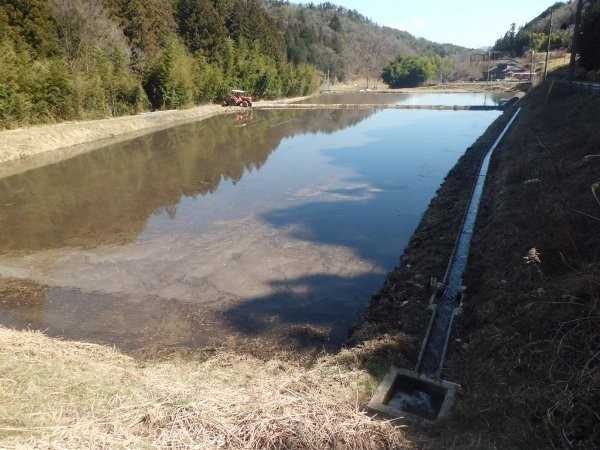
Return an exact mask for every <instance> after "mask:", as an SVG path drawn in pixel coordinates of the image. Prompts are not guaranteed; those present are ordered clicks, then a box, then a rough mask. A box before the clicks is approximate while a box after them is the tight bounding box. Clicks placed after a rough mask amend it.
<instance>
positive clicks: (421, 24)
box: [413, 19, 425, 28]
mask: <svg viewBox="0 0 600 450" xmlns="http://www.w3.org/2000/svg"><path fill="white" fill-rule="evenodd" d="M424 26H425V21H424V20H421V19H415V20H413V27H415V28H423V27H424Z"/></svg>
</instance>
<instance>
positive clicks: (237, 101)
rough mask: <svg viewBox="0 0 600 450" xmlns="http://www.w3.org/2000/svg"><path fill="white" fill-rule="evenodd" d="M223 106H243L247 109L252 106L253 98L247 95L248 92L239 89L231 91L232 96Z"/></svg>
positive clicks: (224, 101)
mask: <svg viewBox="0 0 600 450" xmlns="http://www.w3.org/2000/svg"><path fill="white" fill-rule="evenodd" d="M222 105H223V106H243V107H244V108H247V107H248V106H252V97H250V96H249V95H246V92H244V91H240V90H238V89H233V90H232V91H231V95H230V96H229V97H228V98H226V99H225V100H223V103H222Z"/></svg>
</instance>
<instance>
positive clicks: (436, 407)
mask: <svg viewBox="0 0 600 450" xmlns="http://www.w3.org/2000/svg"><path fill="white" fill-rule="evenodd" d="M459 389H460V386H459V385H458V384H455V383H451V382H449V381H444V380H432V379H431V378H429V377H427V376H425V375H420V374H418V373H416V372H413V371H411V370H406V369H399V368H397V367H393V366H392V367H391V369H390V371H389V372H388V373H387V375H386V376H385V377H384V379H383V381H382V382H381V384H380V385H379V387H378V388H377V391H376V392H375V395H373V397H372V398H371V401H370V402H369V405H368V407H369V409H371V410H373V411H377V412H381V413H384V414H386V415H388V416H392V417H406V416H407V415H410V416H416V417H419V418H420V419H422V420H423V421H424V422H425V423H434V422H436V421H438V420H440V419H443V418H444V417H446V416H447V415H448V413H449V412H450V408H452V405H453V404H454V402H455V401H456V393H457V391H458V390H459Z"/></svg>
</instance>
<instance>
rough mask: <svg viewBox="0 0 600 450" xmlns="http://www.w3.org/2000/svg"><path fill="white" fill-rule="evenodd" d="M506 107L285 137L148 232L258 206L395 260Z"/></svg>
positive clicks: (398, 115) (309, 233)
mask: <svg viewBox="0 0 600 450" xmlns="http://www.w3.org/2000/svg"><path fill="white" fill-rule="evenodd" d="M256 114H260V112H257V113H256ZM497 115H498V113H496V112H480V111H429V110H419V111H396V110H384V111H379V112H377V113H376V114H374V115H372V116H371V117H369V118H368V119H366V120H364V121H362V122H360V123H359V124H357V125H356V126H353V127H350V128H346V129H344V130H342V131H338V132H335V133H332V134H325V133H316V134H298V135H296V136H293V137H288V138H285V139H284V140H282V142H281V143H280V145H279V147H278V148H277V149H276V150H275V151H274V152H273V153H272V154H271V155H270V157H269V159H268V161H267V163H266V164H265V165H264V166H263V167H262V168H260V169H259V170H256V169H254V170H251V171H248V172H246V173H245V174H244V176H243V177H242V179H241V180H240V181H239V182H237V183H235V184H234V183H233V182H231V181H226V182H222V183H221V184H220V185H219V187H218V189H217V190H216V192H214V193H213V194H209V195H205V196H198V197H195V198H191V197H183V198H182V200H181V201H180V203H179V204H178V205H177V206H176V213H175V215H173V212H172V211H171V213H170V214H168V213H167V212H166V211H163V212H161V213H158V214H155V215H154V216H153V217H151V219H150V220H149V221H148V223H147V226H146V229H145V231H144V233H143V235H142V236H141V239H146V238H150V237H151V236H155V235H162V234H171V233H184V234H198V233H202V232H203V230H208V229H211V228H212V227H214V226H217V227H218V224H219V222H221V221H224V220H232V219H233V220H235V219H241V218H244V217H247V216H249V215H253V216H257V217H260V218H261V219H262V220H264V221H266V222H267V223H270V224H272V225H275V226H277V227H286V229H287V228H289V229H290V230H293V231H291V233H292V234H293V235H294V236H295V237H297V238H299V239H304V240H311V241H317V242H322V243H329V244H331V243H333V244H337V245H342V246H348V247H349V248H352V249H354V250H355V251H357V253H358V254H360V255H361V256H363V257H367V258H369V259H370V260H372V261H374V262H376V263H381V264H383V265H384V266H386V267H390V266H392V265H393V264H394V261H395V260H396V259H397V257H398V255H399V254H400V253H401V251H402V248H403V247H404V246H405V245H406V243H407V242H408V239H409V237H410V234H411V233H412V231H413V230H414V227H415V226H416V225H417V223H418V220H419V218H420V216H421V215H422V213H423V212H424V210H425V208H426V206H427V205H428V203H429V200H430V199H431V197H432V196H433V195H434V193H435V190H436V189H437V188H438V186H439V185H440V184H441V182H442V180H443V178H444V177H445V175H446V174H447V172H448V171H449V170H450V168H451V167H452V166H453V165H454V164H455V163H456V161H457V160H458V158H459V157H460V155H461V154H462V153H463V152H464V150H465V149H466V148H467V147H468V146H469V145H470V144H472V143H473V142H474V141H475V140H476V138H477V137H478V136H479V135H481V133H482V132H483V131H484V130H485V128H486V127H487V126H488V125H489V123H490V122H491V121H492V120H493V119H494V118H495V117H497Z"/></svg>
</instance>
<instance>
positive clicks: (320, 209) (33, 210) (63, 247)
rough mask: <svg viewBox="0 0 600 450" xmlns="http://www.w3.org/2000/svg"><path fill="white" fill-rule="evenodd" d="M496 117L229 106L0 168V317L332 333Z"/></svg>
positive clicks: (107, 331) (34, 322)
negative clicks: (16, 169) (63, 155)
mask: <svg viewBox="0 0 600 450" xmlns="http://www.w3.org/2000/svg"><path fill="white" fill-rule="evenodd" d="M497 115H498V113H496V112H474V111H450V112H447V111H391V110H387V111H379V112H372V111H360V110H351V111H339V110H334V111H331V110H310V111H299V110H298V111H255V112H254V113H252V112H251V111H247V110H244V111H241V112H240V114H236V115H233V116H220V117H213V118H211V119H208V120H206V121H203V122H199V123H195V124H189V125H185V126H181V127H177V128H172V129H169V130H164V131H161V132H158V133H154V134H151V135H148V136H145V137H142V138H138V139H135V140H132V141H129V142H127V143H123V144H119V145H115V146H110V147H106V148H104V149H100V150H97V151H94V152H91V153H87V154H83V155H80V156H79V157H76V158H73V159H71V160H67V161H64V162H61V163H59V164H55V165H52V166H47V167H44V168H40V169H35V170H32V171H29V172H26V173H22V174H19V175H15V176H12V177H9V178H4V179H1V180H0V212H1V214H0V277H1V278H0V295H1V297H0V300H1V301H0V323H2V324H5V325H8V326H13V327H16V328H34V329H43V330H46V332H47V333H48V334H50V335H55V336H63V337H67V338H73V339H81V340H90V341H94V342H101V343H108V344H114V345H116V346H118V347H121V348H123V349H125V350H137V349H140V348H145V347H164V346H188V347H197V346H202V345H211V344H215V343H220V342H221V341H222V340H223V339H226V338H227V337H229V336H238V337H242V338H244V339H246V338H253V337H269V338H274V339H276V340H278V341H280V342H283V343H288V344H297V345H306V344H309V345H316V346H336V345H339V344H340V343H341V342H342V341H343V340H344V338H345V336H346V333H347V330H348V328H349V327H350V326H351V325H352V323H353V322H354V321H356V320H357V318H358V317H359V316H360V314H361V313H362V311H363V310H364V308H365V306H366V304H367V302H368V300H369V298H370V295H371V294H373V293H375V292H376V291H377V289H378V288H379V286H380V285H381V283H382V282H383V279H384V277H385V274H386V273H387V272H388V271H389V270H390V269H392V268H393V267H394V265H395V264H396V262H397V258H398V257H399V256H400V254H401V253H402V249H403V248H404V246H405V245H406V243H407V242H408V239H409V238H410V236H411V234H412V232H413V230H414V228H415V227H416V225H417V223H418V221H419V219H420V216H421V214H422V213H423V212H424V211H425V208H426V207H427V205H428V203H429V201H430V199H431V197H432V196H433V195H434V193H435V190H436V189H437V187H438V186H439V185H440V183H441V181H442V180H443V178H444V176H445V175H446V173H447V172H448V170H449V169H450V168H451V167H452V165H453V164H454V163H455V162H456V160H457V159H458V158H459V157H460V155H461V154H462V153H463V152H464V150H465V148H466V147H468V146H469V145H470V144H471V143H472V142H473V141H474V140H475V139H476V138H477V137H478V136H479V135H480V134H481V133H482V132H483V131H484V130H485V128H486V127H487V126H488V125H489V124H490V123H491V121H493V120H494V119H495V118H496V117H497Z"/></svg>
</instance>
